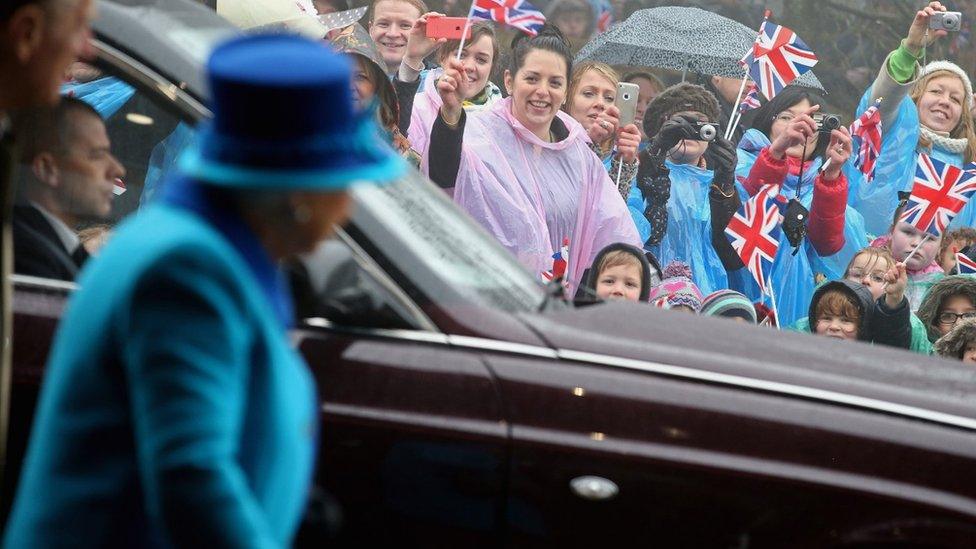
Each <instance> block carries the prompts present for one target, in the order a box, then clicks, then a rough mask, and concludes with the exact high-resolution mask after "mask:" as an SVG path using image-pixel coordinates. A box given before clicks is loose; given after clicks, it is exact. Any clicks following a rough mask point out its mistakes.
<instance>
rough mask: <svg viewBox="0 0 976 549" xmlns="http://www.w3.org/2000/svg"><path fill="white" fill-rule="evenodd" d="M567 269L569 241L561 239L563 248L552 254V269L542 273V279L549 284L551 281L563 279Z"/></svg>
mask: <svg viewBox="0 0 976 549" xmlns="http://www.w3.org/2000/svg"><path fill="white" fill-rule="evenodd" d="M568 268H569V239H568V238H564V239H563V246H562V248H560V249H559V251H558V252H556V253H554V254H552V269H549V270H548V271H545V272H544V273H542V279H543V280H545V281H546V282H549V281H551V280H553V279H558V278H564V277H565V276H566V271H567V270H568Z"/></svg>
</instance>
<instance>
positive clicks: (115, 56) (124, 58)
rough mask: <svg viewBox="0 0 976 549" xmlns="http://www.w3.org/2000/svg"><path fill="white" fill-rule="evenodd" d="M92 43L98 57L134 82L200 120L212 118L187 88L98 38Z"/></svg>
mask: <svg viewBox="0 0 976 549" xmlns="http://www.w3.org/2000/svg"><path fill="white" fill-rule="evenodd" d="M91 44H92V45H93V46H94V47H95V50H96V51H97V52H98V55H97V57H98V58H99V59H103V60H105V61H107V62H108V63H109V64H110V65H112V67H114V68H116V69H118V70H120V71H122V72H123V73H125V75H126V76H127V77H128V78H130V79H131V81H133V82H139V83H140V84H142V85H144V86H147V87H149V88H152V89H154V90H156V91H158V92H159V93H161V94H163V95H164V96H166V97H167V98H168V99H169V100H170V101H173V102H174V103H176V104H177V105H178V106H179V108H180V110H182V111H183V112H192V113H193V114H194V115H195V116H196V117H197V119H198V120H200V119H204V118H211V117H212V116H213V113H212V112H211V111H210V109H208V108H207V107H206V106H205V105H204V104H203V103H201V102H199V101H197V99H196V98H195V97H193V96H192V95H190V94H189V93H187V92H186V91H185V90H183V89H182V88H180V87H179V86H177V85H176V84H173V83H172V82H170V81H169V80H167V79H166V78H163V76H162V75H160V74H159V73H157V72H156V71H154V70H152V69H151V68H149V67H148V66H147V65H145V64H143V63H142V62H140V61H138V60H136V59H135V58H134V57H132V56H130V55H128V54H127V53H124V52H122V51H121V50H119V49H116V48H114V47H112V46H110V45H108V44H106V43H105V42H102V41H101V40H99V39H97V38H93V39H92V40H91Z"/></svg>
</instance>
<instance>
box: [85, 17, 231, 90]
mask: <svg viewBox="0 0 976 549" xmlns="http://www.w3.org/2000/svg"><path fill="white" fill-rule="evenodd" d="M92 28H93V30H94V32H95V36H96V37H97V38H98V39H99V40H102V41H103V42H105V43H107V44H109V45H111V46H114V47H116V48H118V49H120V50H122V51H124V52H125V53H127V54H128V55H130V56H132V57H134V58H136V59H137V60H138V61H140V62H141V63H143V64H145V65H147V66H149V67H150V68H152V69H153V70H155V71H156V72H158V73H160V74H161V75H163V76H165V77H167V78H168V79H169V80H171V81H173V82H175V83H177V85H179V86H180V87H181V88H183V89H184V90H186V91H188V92H189V93H190V94H192V95H193V96H195V97H196V98H197V99H198V100H201V101H205V100H206V99H207V97H208V92H207V87H206V80H205V78H204V71H203V67H204V65H205V63H206V59H207V57H208V56H209V54H210V51H211V50H212V49H213V47H214V45H215V44H217V43H219V42H220V41H222V40H225V39H227V38H230V37H232V36H235V35H237V34H240V31H239V30H238V29H237V28H236V27H234V26H233V25H232V24H230V23H229V22H228V21H227V20H225V19H224V18H222V17H220V16H219V15H217V13H216V12H215V11H214V10H213V9H211V8H208V7H207V6H205V5H202V4H200V3H199V2H195V1H192V0H99V1H98V4H97V16H96V18H95V21H94V22H93V23H92Z"/></svg>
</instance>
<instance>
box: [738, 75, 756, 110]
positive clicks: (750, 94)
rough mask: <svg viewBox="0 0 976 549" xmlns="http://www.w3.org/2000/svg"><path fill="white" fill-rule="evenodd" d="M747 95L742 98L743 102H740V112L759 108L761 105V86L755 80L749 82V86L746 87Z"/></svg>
mask: <svg viewBox="0 0 976 549" xmlns="http://www.w3.org/2000/svg"><path fill="white" fill-rule="evenodd" d="M746 90H748V91H747V92H746V96H745V97H743V98H742V102H741V103H739V112H746V111H749V110H752V109H758V108H759V106H760V102H759V88H757V87H756V83H755V82H749V87H747V88H746Z"/></svg>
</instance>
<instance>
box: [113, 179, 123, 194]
mask: <svg viewBox="0 0 976 549" xmlns="http://www.w3.org/2000/svg"><path fill="white" fill-rule="evenodd" d="M124 192H125V181H122V180H121V179H119V178H118V177H116V178H115V181H114V182H113V183H112V194H114V195H115V196H119V195H120V194H122V193H124Z"/></svg>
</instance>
